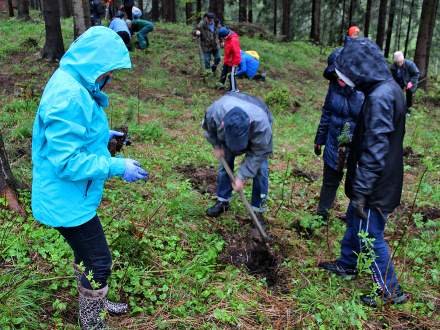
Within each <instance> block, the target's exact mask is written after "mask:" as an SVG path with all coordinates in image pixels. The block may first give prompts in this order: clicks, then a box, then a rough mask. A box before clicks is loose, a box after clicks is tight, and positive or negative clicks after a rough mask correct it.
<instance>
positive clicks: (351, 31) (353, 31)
mask: <svg viewBox="0 0 440 330" xmlns="http://www.w3.org/2000/svg"><path fill="white" fill-rule="evenodd" d="M360 33H361V29H359V27H357V26H356V25H352V26H350V27H349V28H348V30H347V37H349V38H351V39H357V38H359V34H360Z"/></svg>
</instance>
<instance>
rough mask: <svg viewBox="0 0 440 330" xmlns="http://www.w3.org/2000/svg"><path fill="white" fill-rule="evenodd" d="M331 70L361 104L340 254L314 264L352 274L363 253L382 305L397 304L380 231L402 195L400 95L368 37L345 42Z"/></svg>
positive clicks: (372, 302) (401, 298)
mask: <svg viewBox="0 0 440 330" xmlns="http://www.w3.org/2000/svg"><path fill="white" fill-rule="evenodd" d="M335 71H336V73H337V75H338V77H339V79H341V80H343V81H344V82H345V83H346V84H347V85H348V86H350V87H355V88H357V89H358V90H360V91H361V92H363V93H364V95H365V102H364V104H363V106H362V109H361V112H360V114H359V116H358V121H357V123H356V128H355V129H354V133H353V139H352V142H351V145H350V153H349V156H348V161H347V175H346V182H345V193H346V195H347V197H348V198H349V199H350V204H349V206H348V209H347V228H346V231H345V235H344V238H343V239H342V242H341V256H340V257H339V258H338V259H337V260H336V261H331V262H321V263H320V264H319V265H318V266H319V267H320V268H323V269H325V270H327V271H329V272H332V273H335V274H336V275H340V276H345V275H356V274H357V272H358V271H357V265H358V262H359V261H358V256H359V254H360V252H363V253H364V255H366V256H367V257H368V258H369V261H370V262H371V265H370V270H371V273H372V277H373V280H374V282H375V283H376V284H377V287H378V288H379V289H378V290H377V292H376V294H377V295H378V297H379V298H380V299H381V300H382V301H383V303H391V304H401V303H404V302H405V301H407V299H408V297H407V295H406V294H405V293H404V292H403V290H402V288H401V287H400V284H399V282H398V280H397V276H396V272H395V270H394V265H393V261H392V258H391V256H390V250H389V246H388V244H387V242H386V241H385V238H384V231H385V225H386V223H387V219H388V215H389V214H390V213H392V212H393V210H394V209H395V208H396V207H397V206H398V205H399V204H400V198H401V194H402V186H403V138H404V135H405V117H406V116H405V112H406V106H405V97H404V95H403V92H402V90H401V88H400V87H399V85H398V84H397V83H396V82H395V81H394V80H393V77H392V75H391V73H390V71H389V69H388V65H387V62H386V60H385V58H384V56H383V54H382V51H381V50H380V49H379V47H378V46H377V45H376V44H375V43H374V42H372V41H371V40H369V39H356V40H353V41H352V42H351V43H350V44H348V45H346V46H345V47H344V49H343V50H342V51H341V54H340V55H339V56H338V57H337V59H336V68H335ZM362 234H364V235H365V236H366V237H365V236H363V235H362ZM361 301H362V302H363V303H364V304H366V305H369V306H372V307H375V306H377V302H376V299H375V297H374V296H370V295H363V296H362V297H361Z"/></svg>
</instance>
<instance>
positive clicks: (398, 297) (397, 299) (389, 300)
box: [361, 289, 409, 308]
mask: <svg viewBox="0 0 440 330" xmlns="http://www.w3.org/2000/svg"><path fill="white" fill-rule="evenodd" d="M377 297H378V298H379V299H382V291H381V290H378V291H377V292H376V297H374V296H371V295H363V296H361V302H362V303H363V304H364V305H366V306H369V307H373V308H376V307H377V301H376V298H377ZM408 300H409V296H408V295H407V294H405V293H404V292H403V291H402V290H401V289H398V290H396V292H395V293H394V294H393V295H384V296H383V303H384V304H398V305H399V304H404V303H406V302H407V301H408Z"/></svg>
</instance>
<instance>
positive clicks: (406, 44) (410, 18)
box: [403, 0, 414, 57]
mask: <svg viewBox="0 0 440 330" xmlns="http://www.w3.org/2000/svg"><path fill="white" fill-rule="evenodd" d="M413 10H414V0H411V5H410V7H409V12H410V14H409V20H408V29H407V30H406V38H405V51H404V52H403V54H404V55H405V57H406V54H408V45H409V39H410V33H411V23H412V17H413V15H412V12H413Z"/></svg>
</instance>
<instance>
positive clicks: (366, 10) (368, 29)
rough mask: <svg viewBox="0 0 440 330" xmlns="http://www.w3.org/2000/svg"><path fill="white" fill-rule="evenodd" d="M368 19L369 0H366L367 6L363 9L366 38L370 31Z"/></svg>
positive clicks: (369, 10) (369, 11) (369, 13)
mask: <svg viewBox="0 0 440 330" xmlns="http://www.w3.org/2000/svg"><path fill="white" fill-rule="evenodd" d="M370 19H371V0H367V7H366V9H365V25H364V36H365V38H368V33H369V32H370Z"/></svg>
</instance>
